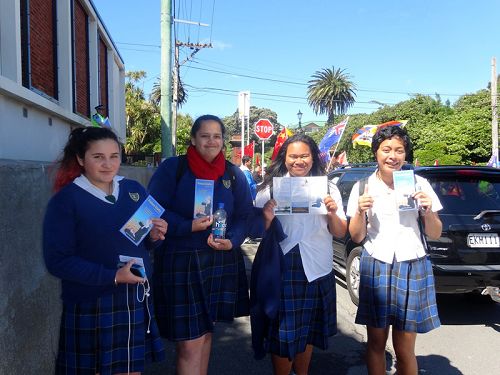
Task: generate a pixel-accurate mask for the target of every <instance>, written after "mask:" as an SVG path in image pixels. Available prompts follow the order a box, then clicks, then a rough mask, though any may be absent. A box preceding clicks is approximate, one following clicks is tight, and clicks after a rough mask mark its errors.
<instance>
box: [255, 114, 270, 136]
mask: <svg viewBox="0 0 500 375" xmlns="http://www.w3.org/2000/svg"><path fill="white" fill-rule="evenodd" d="M273 130H274V129H273V124H271V121H269V120H268V119H264V118H261V119H260V120H259V121H257V122H256V123H255V134H256V135H257V137H259V138H260V139H262V140H264V139H268V138H269V137H270V136H271V135H273Z"/></svg>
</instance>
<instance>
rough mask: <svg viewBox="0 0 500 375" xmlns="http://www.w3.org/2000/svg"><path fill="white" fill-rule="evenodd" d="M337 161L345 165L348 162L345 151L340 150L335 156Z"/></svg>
mask: <svg viewBox="0 0 500 375" xmlns="http://www.w3.org/2000/svg"><path fill="white" fill-rule="evenodd" d="M337 163H339V165H347V164H349V162H348V161H347V152H345V151H342V152H341V153H340V155H339V156H337Z"/></svg>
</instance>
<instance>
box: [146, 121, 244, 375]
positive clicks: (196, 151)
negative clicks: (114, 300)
mask: <svg viewBox="0 0 500 375" xmlns="http://www.w3.org/2000/svg"><path fill="white" fill-rule="evenodd" d="M224 133H225V128H224V124H223V123H222V121H221V120H220V119H219V118H218V117H216V116H212V115H204V116H201V117H199V118H198V119H197V120H196V121H195V122H194V124H193V127H192V129H191V145H190V146H189V148H188V150H187V154H186V155H185V156H184V155H183V156H179V157H172V158H169V159H167V160H165V161H164V162H163V163H162V164H161V165H160V166H159V167H158V170H157V171H156V172H155V174H154V175H153V177H152V178H151V182H150V184H149V191H150V193H151V194H152V195H153V196H154V197H155V199H156V200H157V201H158V202H159V203H160V204H161V205H162V206H163V207H165V213H164V215H163V218H165V219H166V220H167V221H168V223H169V225H168V230H167V234H166V239H165V241H164V243H163V245H162V246H163V247H162V249H160V251H157V252H156V255H155V265H154V266H155V273H154V282H153V285H154V288H153V289H154V290H155V293H156V298H155V308H156V313H157V320H158V325H159V327H160V333H161V334H162V336H163V337H166V338H167V339H169V340H171V341H174V342H177V373H178V374H197V375H198V374H199V375H203V374H206V373H207V371H208V362H209V357H210V350H211V342H212V332H213V329H214V322H216V321H231V320H233V318H234V317H239V316H244V315H248V308H249V307H248V305H249V301H248V285H247V279H246V273H245V265H244V262H243V256H242V253H241V249H240V245H241V244H242V243H243V241H244V239H245V237H246V220H247V216H248V215H249V214H250V213H251V211H252V207H253V205H252V197H251V195H250V189H249V187H248V184H247V182H246V178H245V175H244V174H243V172H242V171H241V170H240V169H239V168H238V167H236V166H234V165H233V164H231V163H229V162H227V161H226V160H225V157H224V154H223V152H222V150H223V147H224ZM182 158H187V167H185V168H184V167H183V166H182V165H183V160H182ZM178 168H179V170H181V172H182V169H183V168H184V169H185V171H183V173H181V174H180V175H179V171H178ZM197 179H203V180H212V181H213V182H214V192H213V197H212V200H211V202H212V203H213V207H214V210H215V209H216V207H217V205H218V204H219V203H224V209H225V210H226V212H227V222H226V223H227V229H226V237H225V239H217V240H215V239H214V238H213V236H212V234H211V225H212V221H213V218H212V216H202V217H197V218H194V219H193V217H194V200H195V184H196V180H197Z"/></svg>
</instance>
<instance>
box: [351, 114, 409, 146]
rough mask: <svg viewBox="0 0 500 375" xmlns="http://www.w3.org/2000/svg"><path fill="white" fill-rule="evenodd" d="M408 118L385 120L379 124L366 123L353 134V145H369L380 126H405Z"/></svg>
mask: <svg viewBox="0 0 500 375" xmlns="http://www.w3.org/2000/svg"><path fill="white" fill-rule="evenodd" d="M407 122H408V120H395V121H388V122H384V123H382V124H379V125H365V126H363V127H362V128H361V129H359V130H357V131H356V133H354V135H353V136H352V145H353V147H356V145H362V146H368V147H370V146H371V145H372V139H373V136H374V135H375V133H376V132H377V130H378V129H380V128H385V127H386V126H400V127H402V128H403V127H404V126H405V125H406V123H407Z"/></svg>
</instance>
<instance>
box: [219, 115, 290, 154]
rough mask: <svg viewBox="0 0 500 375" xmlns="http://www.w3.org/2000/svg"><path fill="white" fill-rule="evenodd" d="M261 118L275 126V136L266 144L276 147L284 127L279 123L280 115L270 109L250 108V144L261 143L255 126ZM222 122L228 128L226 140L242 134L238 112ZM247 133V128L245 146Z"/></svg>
mask: <svg viewBox="0 0 500 375" xmlns="http://www.w3.org/2000/svg"><path fill="white" fill-rule="evenodd" d="M261 118H263V119H268V120H269V121H271V123H272V124H273V126H274V134H273V135H272V136H271V138H269V139H268V140H267V141H266V143H268V144H273V145H274V142H275V141H276V136H277V134H278V133H279V132H280V131H281V129H282V128H283V125H281V124H280V123H279V122H278V115H277V114H276V112H274V111H273V110H271V109H269V108H259V107H255V106H251V107H250V120H249V124H250V142H252V141H255V143H257V144H258V143H259V142H260V140H259V137H257V136H256V135H255V133H254V125H255V123H256V122H257V121H258V120H260V119H261ZM222 121H223V122H224V125H225V127H226V139H228V140H229V139H231V137H232V136H234V135H240V134H241V121H240V119H239V116H238V111H237V110H236V111H235V112H234V113H233V114H232V115H231V116H227V117H224V119H223V120H222ZM246 131H247V128H245V144H246V138H247V136H246Z"/></svg>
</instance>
